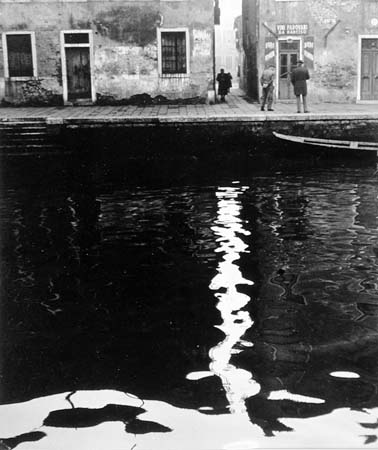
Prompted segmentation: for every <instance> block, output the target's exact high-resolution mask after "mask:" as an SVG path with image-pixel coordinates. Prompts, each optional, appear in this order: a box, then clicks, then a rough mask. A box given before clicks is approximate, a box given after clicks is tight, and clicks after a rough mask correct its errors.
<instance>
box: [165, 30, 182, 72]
mask: <svg viewBox="0 0 378 450" xmlns="http://www.w3.org/2000/svg"><path fill="white" fill-rule="evenodd" d="M161 70H162V73H163V74H174V73H187V63H186V33H185V31H162V33H161Z"/></svg>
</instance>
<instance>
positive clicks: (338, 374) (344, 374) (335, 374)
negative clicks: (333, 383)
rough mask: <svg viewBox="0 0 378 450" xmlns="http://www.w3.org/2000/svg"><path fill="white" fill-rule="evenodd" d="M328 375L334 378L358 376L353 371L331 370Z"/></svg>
mask: <svg viewBox="0 0 378 450" xmlns="http://www.w3.org/2000/svg"><path fill="white" fill-rule="evenodd" d="M330 375H331V377H335V378H360V375H358V373H355V372H331V373H330Z"/></svg>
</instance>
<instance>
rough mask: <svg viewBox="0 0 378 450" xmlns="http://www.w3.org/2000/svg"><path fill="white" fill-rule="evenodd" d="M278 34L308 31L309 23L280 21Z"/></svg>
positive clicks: (277, 27) (277, 28)
mask: <svg viewBox="0 0 378 450" xmlns="http://www.w3.org/2000/svg"><path fill="white" fill-rule="evenodd" d="M276 30H277V34H278V35H280V36H282V35H287V34H292V35H298V34H307V33H308V23H279V24H277V25H276Z"/></svg>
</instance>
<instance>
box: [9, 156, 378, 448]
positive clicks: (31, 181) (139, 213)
mask: <svg viewBox="0 0 378 450" xmlns="http://www.w3.org/2000/svg"><path fill="white" fill-rule="evenodd" d="M2 175H3V176H2V183H1V193H0V213H1V222H0V226H1V234H0V236H1V290H2V296H1V304H0V323H1V325H0V332H1V340H0V368H1V374H0V439H1V441H0V449H1V450H5V449H9V448H17V449H18V450H42V449H43V450H58V449H59V450H60V449H70V450H87V449H88V450H97V449H98V450H105V449H106V450H121V449H137V450H155V449H161V450H186V449H187V450H194V449H196V450H221V449H225V450H249V449H255V448H290V449H292V448H319V449H320V448H322V449H323V448H376V447H377V445H378V439H377V435H378V389H377V388H378V363H377V361H378V358H377V357H378V345H377V344H378V295H377V294H378V182H377V181H378V178H377V177H378V174H377V167H376V164H375V163H374V162H368V163H366V162H363V161H360V160H359V159H355V160H352V161H342V162H341V161H336V160H328V159H323V160H319V159H316V158H315V159H309V158H306V157H301V158H294V157H293V158H292V159H291V160H286V161H281V162H280V163H279V164H278V163H277V162H276V163H275V164H266V163H261V161H258V160H252V159H251V160H249V161H248V163H246V161H243V162H240V161H239V163H238V164H235V165H228V166H227V167H223V168H221V167H215V168H214V167H212V166H211V164H208V163H207V164H206V165H205V166H201V164H200V163H199V162H198V161H196V160H195V159H190V160H189V161H185V162H183V163H182V164H179V163H177V162H176V163H169V164H168V165H167V164H166V165H164V164H163V163H161V164H155V163H154V164H152V163H149V164H147V163H143V164H141V163H140V162H139V163H135V161H134V162H132V161H130V162H128V163H124V161H123V162H122V163H120V162H117V161H113V162H112V163H110V162H109V161H106V160H102V161H101V162H96V163H94V162H93V161H87V160H85V158H83V159H81V160H74V159H72V160H71V159H69V158H68V157H65V159H64V160H59V158H57V157H55V158H54V159H50V158H48V157H44V158H36V159H33V158H30V157H16V158H8V159H6V158H4V159H3V160H2Z"/></svg>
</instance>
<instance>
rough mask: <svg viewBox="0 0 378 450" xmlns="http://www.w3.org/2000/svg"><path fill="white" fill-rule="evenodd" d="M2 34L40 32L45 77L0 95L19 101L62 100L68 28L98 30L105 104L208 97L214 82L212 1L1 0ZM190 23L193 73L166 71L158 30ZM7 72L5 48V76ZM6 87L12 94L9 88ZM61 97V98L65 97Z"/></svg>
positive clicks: (99, 87)
mask: <svg viewBox="0 0 378 450" xmlns="http://www.w3.org/2000/svg"><path fill="white" fill-rule="evenodd" d="M0 13H1V15H0V31H1V32H3V31H16V30H22V29H24V30H27V31H35V33H36V47H37V66H38V81H37V82H34V83H28V85H26V84H25V83H23V82H12V83H9V82H7V81H6V82H5V83H4V79H0V95H1V94H2V92H1V86H2V83H3V86H4V87H3V95H2V97H4V93H5V94H8V95H6V99H8V100H11V99H12V97H13V98H14V99H16V101H18V102H21V103H22V102H27V101H28V100H30V99H34V100H36V99H37V98H38V95H36V93H37V92H39V98H40V100H41V101H42V102H47V103H48V102H51V101H52V99H55V100H56V99H57V96H58V98H59V99H61V96H62V74H61V53H60V31H61V30H70V29H85V30H92V31H93V49H94V60H93V61H92V69H93V74H94V86H95V91H96V94H97V98H98V99H99V102H100V103H101V102H106V103H114V102H122V101H125V102H127V101H129V100H130V98H133V97H134V98H135V96H136V97H138V96H144V97H143V98H144V99H146V98H154V97H159V98H162V97H164V98H165V99H168V100H175V99H176V100H177V99H187V100H188V99H189V100H190V99H197V98H199V97H201V98H202V99H205V98H206V97H207V91H208V89H209V88H210V89H211V85H212V76H213V73H212V63H213V59H212V27H213V2H212V0H176V1H175V0H171V1H166V0H137V1H132V0H131V1H130V0H129V1H109V0H104V1H101V2H100V1H93V0H88V1H63V2H56V1H49V0H47V1H46V0H45V1H44V2H37V1H33V0H32V1H31V2H25V3H23V2H22V1H19V2H16V3H14V2H12V3H6V2H2V1H1V0H0ZM159 26H162V27H163V28H177V27H186V28H188V29H189V36H190V74H189V75H188V76H176V77H170V78H162V77H160V76H159V74H158V47H157V28H158V27H159ZM1 73H4V72H3V55H2V48H1V55H0V74H1ZM4 91H5V92H4ZM58 101H59V100H58Z"/></svg>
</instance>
